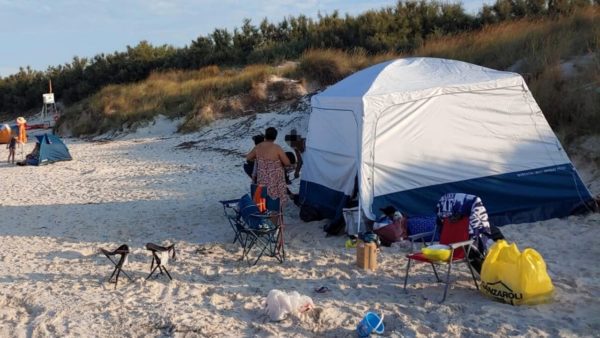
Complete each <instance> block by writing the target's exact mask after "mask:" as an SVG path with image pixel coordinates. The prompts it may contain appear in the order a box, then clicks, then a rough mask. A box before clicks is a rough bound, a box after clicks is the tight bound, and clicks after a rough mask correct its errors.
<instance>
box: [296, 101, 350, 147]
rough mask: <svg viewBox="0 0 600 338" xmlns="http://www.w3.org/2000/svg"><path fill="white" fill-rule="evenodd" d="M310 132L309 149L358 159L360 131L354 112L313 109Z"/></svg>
mask: <svg viewBox="0 0 600 338" xmlns="http://www.w3.org/2000/svg"><path fill="white" fill-rule="evenodd" d="M308 130H309V131H308V135H307V141H306V142H307V144H306V146H307V148H314V149H319V150H322V151H326V152H330V153H333V154H342V155H345V156H349V157H353V158H354V157H356V154H357V149H358V143H357V142H358V140H357V137H356V135H357V130H358V129H357V123H356V120H355V118H354V113H353V112H351V111H338V110H324V109H318V108H313V112H312V113H311V116H310V121H309V122H308Z"/></svg>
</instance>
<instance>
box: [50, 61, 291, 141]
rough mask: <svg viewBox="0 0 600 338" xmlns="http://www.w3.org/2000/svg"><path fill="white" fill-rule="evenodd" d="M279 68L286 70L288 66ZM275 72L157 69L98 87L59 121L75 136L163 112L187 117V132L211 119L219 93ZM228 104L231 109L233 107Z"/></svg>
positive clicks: (231, 92) (242, 88)
mask: <svg viewBox="0 0 600 338" xmlns="http://www.w3.org/2000/svg"><path fill="white" fill-rule="evenodd" d="M282 71H283V72H289V70H288V69H282ZM279 72H280V70H278V69H276V68H274V67H271V66H266V65H252V66H248V67H245V68H243V69H226V70H221V69H219V68H218V67H217V66H210V67H206V68H202V69H200V70H196V71H170V72H157V73H153V74H151V75H150V76H149V77H148V78H147V79H146V80H144V81H141V82H138V83H133V84H126V85H110V86H107V87H104V88H103V89H102V90H101V91H99V92H98V93H96V94H95V95H93V96H92V97H91V98H90V99H89V100H86V101H85V102H83V103H81V104H80V105H78V106H77V107H72V108H71V109H69V111H67V116H66V119H65V120H64V121H61V122H62V123H67V124H69V125H70V126H71V128H72V130H73V133H74V134H75V135H81V134H92V133H103V132H106V131H108V130H111V129H120V128H123V127H126V128H131V127H135V125H136V123H138V122H140V121H144V120H148V119H151V118H153V117H154V116H156V115H158V114H163V115H165V116H169V117H182V116H188V118H187V120H189V121H191V122H190V125H189V126H187V127H186V128H184V130H192V128H197V127H199V126H201V125H204V124H206V123H208V122H210V121H212V120H213V119H214V118H216V117H217V116H215V114H214V111H213V109H211V108H210V107H209V106H210V105H211V104H213V103H214V102H216V101H218V100H220V99H223V98H225V97H230V96H235V95H238V94H240V93H246V92H250V91H251V90H252V88H253V87H254V86H256V84H257V83H260V82H264V81H266V79H267V78H268V77H269V76H270V75H272V74H278V73H279ZM226 108H227V107H224V109H226ZM230 108H231V109H233V110H235V105H234V104H232V107H230ZM222 111H224V110H222ZM82 112H85V114H82ZM189 115H192V116H189ZM86 116H90V117H89V118H87V117H86ZM192 122H193V123H192ZM98 126H100V128H98Z"/></svg>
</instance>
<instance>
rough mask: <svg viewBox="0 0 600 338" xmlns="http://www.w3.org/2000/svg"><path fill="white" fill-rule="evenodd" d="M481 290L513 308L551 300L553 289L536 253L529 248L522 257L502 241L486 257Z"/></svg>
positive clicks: (482, 271)
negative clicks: (513, 306)
mask: <svg viewBox="0 0 600 338" xmlns="http://www.w3.org/2000/svg"><path fill="white" fill-rule="evenodd" d="M480 290H481V291H482V292H483V293H484V294H485V295H487V296H489V297H492V298H493V299H495V300H498V301H501V302H505V303H509V304H512V305H518V304H538V303H542V302H546V301H549V300H550V298H551V297H552V293H553V292H554V286H553V285H552V281H551V280H550V276H548V272H546V263H545V262H544V259H543V258H542V256H541V255H540V254H539V253H538V252H537V251H535V250H534V249H531V248H527V249H525V250H523V253H521V252H519V249H518V248H517V246H516V244H514V243H513V244H510V245H509V244H508V243H506V241H504V240H500V241H497V242H496V243H495V244H494V245H493V246H492V247H491V248H490V250H489V252H488V254H487V256H486V257H485V261H484V262H483V266H482V268H481V289H480Z"/></svg>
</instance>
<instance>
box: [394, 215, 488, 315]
mask: <svg viewBox="0 0 600 338" xmlns="http://www.w3.org/2000/svg"><path fill="white" fill-rule="evenodd" d="M440 244H445V245H448V246H449V247H450V257H449V258H448V259H447V260H444V261H436V260H431V259H429V258H427V257H426V256H425V255H423V253H421V252H417V253H412V254H408V255H407V256H406V257H407V258H408V263H407V265H406V275H405V277H404V291H406V284H407V282H408V273H409V271H410V265H411V262H412V261H413V260H414V261H417V262H423V263H429V264H430V265H431V267H432V268H433V273H434V274H435V278H436V279H437V281H438V282H442V283H445V284H446V286H445V288H444V295H443V297H442V300H441V301H440V303H442V302H444V300H446V294H447V293H448V286H449V285H450V272H451V271H452V265H453V264H456V263H460V262H464V263H465V264H466V265H467V267H468V268H469V271H470V272H471V276H472V277H473V282H475V287H476V288H477V289H479V285H477V279H476V278H475V274H474V273H473V269H472V268H471V265H470V264H469V261H468V256H469V252H470V250H471V245H472V244H473V240H472V239H469V218H468V217H462V218H460V219H458V220H454V219H453V218H452V219H451V218H444V219H442V231H441V234H440ZM436 265H447V266H448V270H447V272H446V278H445V280H444V281H442V280H441V279H440V277H439V275H438V272H437V269H436Z"/></svg>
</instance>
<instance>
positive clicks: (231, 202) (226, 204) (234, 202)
mask: <svg viewBox="0 0 600 338" xmlns="http://www.w3.org/2000/svg"><path fill="white" fill-rule="evenodd" d="M219 203H221V204H223V206H224V207H227V208H231V207H232V206H234V205H237V204H239V203H240V199H239V198H237V199H234V200H224V201H219Z"/></svg>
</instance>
